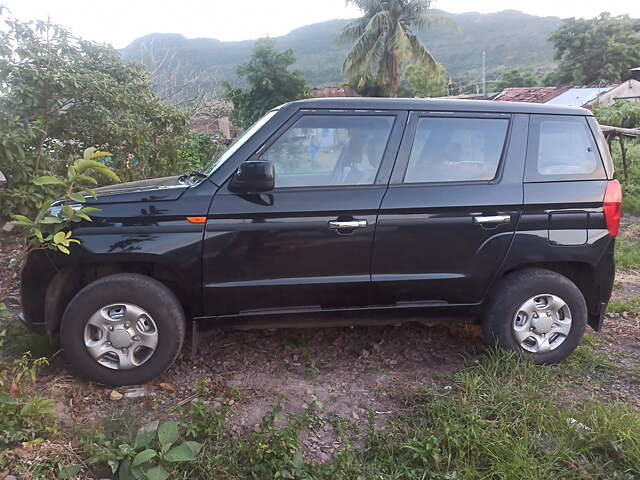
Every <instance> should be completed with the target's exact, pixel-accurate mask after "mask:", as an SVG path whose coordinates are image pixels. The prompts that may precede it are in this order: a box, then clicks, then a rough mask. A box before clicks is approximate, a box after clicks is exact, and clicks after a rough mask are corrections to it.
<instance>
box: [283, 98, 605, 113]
mask: <svg viewBox="0 0 640 480" xmlns="http://www.w3.org/2000/svg"><path fill="white" fill-rule="evenodd" d="M284 106H286V107H297V108H299V109H344V108H348V109H362V110H371V109H373V110H425V111H443V112H474V113H537V114H545V115H583V116H592V115H593V114H592V113H591V111H590V110H587V109H586V108H581V107H569V106H564V105H546V104H541V103H524V102H500V101H495V100H459V99H448V98H377V97H376V98H374V97H339V98H309V99H306V100H297V101H295V102H290V103H287V104H285V105H283V107H284Z"/></svg>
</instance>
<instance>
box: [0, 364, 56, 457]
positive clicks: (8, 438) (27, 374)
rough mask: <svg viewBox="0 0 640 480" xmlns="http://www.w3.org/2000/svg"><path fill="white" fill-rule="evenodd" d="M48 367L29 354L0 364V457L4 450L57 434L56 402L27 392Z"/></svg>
mask: <svg viewBox="0 0 640 480" xmlns="http://www.w3.org/2000/svg"><path fill="white" fill-rule="evenodd" d="M46 364H47V360H46V359H45V358H38V359H35V360H34V359H32V358H31V356H30V355H29V354H28V353H26V354H24V355H23V356H22V357H20V358H17V359H15V360H14V361H13V362H11V363H10V364H0V457H2V455H1V454H2V452H3V450H4V449H7V448H10V447H12V446H14V445H16V444H18V443H20V442H30V441H34V440H36V439H37V438H41V437H42V436H43V435H44V436H46V435H49V434H51V433H53V432H54V431H55V425H54V422H53V418H52V417H51V412H52V411H53V400H51V399H48V398H42V397H40V396H38V395H34V394H31V393H27V392H24V389H25V388H26V386H27V385H28V384H33V383H34V382H35V379H36V374H37V372H38V370H39V369H40V368H41V367H43V366H44V365H46ZM0 460H1V459H0Z"/></svg>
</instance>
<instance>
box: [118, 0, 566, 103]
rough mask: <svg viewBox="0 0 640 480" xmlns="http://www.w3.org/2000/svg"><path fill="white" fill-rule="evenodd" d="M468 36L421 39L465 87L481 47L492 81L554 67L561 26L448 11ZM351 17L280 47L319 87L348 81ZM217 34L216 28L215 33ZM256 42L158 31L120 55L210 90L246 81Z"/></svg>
mask: <svg viewBox="0 0 640 480" xmlns="http://www.w3.org/2000/svg"><path fill="white" fill-rule="evenodd" d="M439 13H442V14H444V15H448V16H450V17H451V18H453V19H454V20H455V21H456V22H457V24H458V25H459V26H460V27H461V30H462V32H461V33H455V32H451V31H447V30H443V29H441V30H433V31H431V32H428V33H426V34H421V35H420V37H421V39H422V40H423V41H424V42H425V44H426V45H427V46H428V47H429V49H430V50H431V51H432V52H433V54H434V56H435V57H436V58H437V60H438V61H440V62H441V63H442V64H444V66H445V67H446V68H447V70H448V71H449V73H450V74H451V75H452V76H453V78H454V80H456V82H457V83H458V84H459V85H463V86H464V85H470V84H475V83H476V82H478V81H479V80H480V77H481V63H482V52H483V51H486V52H487V79H488V80H489V81H490V80H492V79H495V78H497V77H498V76H499V74H500V73H501V72H502V71H504V70H506V69H511V68H520V69H522V70H528V71H532V72H535V73H541V72H544V71H547V70H549V69H550V68H552V66H553V48H552V45H551V44H550V43H549V42H548V40H547V39H548V37H549V34H550V33H551V32H552V31H554V30H555V29H556V28H558V26H559V25H560V23H561V20H560V19H559V18H557V17H536V16H532V15H527V14H524V13H522V12H518V11H515V10H505V11H502V12H498V13H489V14H481V13H463V14H449V13H444V12H439ZM348 22H349V20H330V21H327V22H322V23H316V24H312V25H306V26H304V27H300V28H297V29H295V30H293V31H291V32H290V33H288V34H287V35H284V36H281V37H276V38H275V40H276V43H277V46H278V48H282V49H284V48H292V49H293V50H294V51H295V53H296V58H297V63H296V65H295V67H296V68H299V69H301V70H302V71H303V72H304V74H305V76H306V78H307V82H308V83H309V85H310V86H312V87H322V86H328V85H337V84H339V83H341V82H343V81H344V78H343V75H342V73H341V72H340V66H341V63H342V60H343V59H344V56H345V53H346V51H347V48H346V47H343V46H337V45H335V44H334V39H335V38H336V35H337V33H338V32H339V31H340V29H341V28H342V27H343V26H344V25H345V24H346V23H348ZM212 35H215V32H212ZM252 45H253V40H244V41H239V42H221V41H219V40H215V39H213V38H193V39H188V38H186V37H184V36H183V35H180V34H174V33H153V34H150V35H147V36H144V37H141V38H138V39H136V40H134V41H133V42H132V43H131V44H130V45H129V46H127V47H126V48H124V49H123V50H122V51H121V52H122V55H123V58H124V59H125V60H139V61H143V62H144V63H145V64H146V65H147V66H148V68H149V69H150V71H151V72H153V73H152V78H153V80H154V82H155V83H156V85H157V87H158V88H159V89H162V88H166V87H167V86H168V85H171V86H178V88H179V86H180V85H183V83H184V82H189V81H192V80H193V79H194V78H199V79H200V81H199V84H200V85H201V87H202V88H203V89H204V90H206V91H211V90H213V89H215V88H216V86H217V85H219V83H220V81H222V80H229V81H231V82H232V83H239V82H238V80H237V78H236V76H235V73H234V69H235V66H236V65H237V64H239V63H242V62H245V61H246V60H247V59H248V57H249V55H250V53H251V47H252Z"/></svg>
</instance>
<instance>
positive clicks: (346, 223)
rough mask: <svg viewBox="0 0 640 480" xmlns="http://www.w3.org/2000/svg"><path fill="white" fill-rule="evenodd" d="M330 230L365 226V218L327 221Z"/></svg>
mask: <svg viewBox="0 0 640 480" xmlns="http://www.w3.org/2000/svg"><path fill="white" fill-rule="evenodd" d="M329 228H330V229H331V230H354V229H356V228H367V221H366V220H331V221H330V222H329Z"/></svg>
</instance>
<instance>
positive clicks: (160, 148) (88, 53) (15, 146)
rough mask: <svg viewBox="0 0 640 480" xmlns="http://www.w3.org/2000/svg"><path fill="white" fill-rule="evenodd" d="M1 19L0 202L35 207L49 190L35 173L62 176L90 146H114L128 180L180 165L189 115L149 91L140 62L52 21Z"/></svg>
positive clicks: (115, 163) (113, 163)
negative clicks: (2, 181) (3, 182)
mask: <svg viewBox="0 0 640 480" xmlns="http://www.w3.org/2000/svg"><path fill="white" fill-rule="evenodd" d="M0 23H1V27H0V170H2V171H3V172H4V173H5V174H6V176H7V178H8V187H7V188H4V189H2V190H0V211H3V212H7V211H9V212H13V213H20V214H23V215H33V214H34V212H35V211H36V210H38V209H40V207H41V206H42V204H43V203H44V202H45V201H46V199H47V198H48V197H50V196H51V194H52V193H53V190H52V189H51V188H50V186H48V185H40V186H39V185H33V183H32V179H33V178H34V177H38V176H43V175H58V176H59V175H64V174H65V173H66V170H67V167H68V165H69V162H70V159H73V158H74V155H75V152H76V151H78V150H84V149H85V148H87V147H90V146H99V147H100V149H101V150H107V151H110V152H112V153H113V156H112V157H111V158H110V159H108V161H109V166H110V167H111V168H112V169H113V170H114V171H115V172H118V173H119V174H120V176H121V177H123V178H125V179H137V178H147V177H151V176H156V177H157V176H163V175H170V174H176V173H184V170H183V167H184V162H183V161H182V160H181V158H180V156H179V154H178V151H179V149H180V148H181V146H182V144H183V143H184V142H185V137H186V135H187V134H188V133H189V131H190V130H189V125H188V118H187V115H186V114H185V112H183V111H180V110H178V109H177V108H176V107H175V106H173V105H169V104H167V103H165V102H163V101H162V100H161V99H160V98H159V97H158V96H157V95H156V94H155V93H154V91H153V88H152V85H151V82H150V80H149V76H148V72H147V71H146V70H145V67H144V66H143V65H142V64H139V63H134V62H130V63H124V62H122V58H121V56H120V53H119V52H118V51H117V50H115V49H114V48H113V47H111V46H109V45H104V44H97V43H94V42H90V41H86V40H82V39H80V38H77V37H75V36H73V35H72V34H71V33H70V32H69V31H68V30H66V29H65V28H63V27H62V26H60V25H56V24H54V23H52V22H50V21H46V22H21V21H18V20H16V19H14V18H11V17H9V16H6V15H5V16H4V17H2V20H0Z"/></svg>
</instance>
